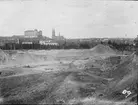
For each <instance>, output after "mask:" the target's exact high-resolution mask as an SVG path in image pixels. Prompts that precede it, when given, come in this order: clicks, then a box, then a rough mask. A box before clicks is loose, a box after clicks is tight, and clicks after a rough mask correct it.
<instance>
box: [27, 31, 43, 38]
mask: <svg viewBox="0 0 138 105" xmlns="http://www.w3.org/2000/svg"><path fill="white" fill-rule="evenodd" d="M24 36H25V37H26V38H34V37H42V31H41V30H40V31H38V30H37V29H35V30H26V31H25V32H24Z"/></svg>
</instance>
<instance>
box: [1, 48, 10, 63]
mask: <svg viewBox="0 0 138 105" xmlns="http://www.w3.org/2000/svg"><path fill="white" fill-rule="evenodd" d="M7 61H8V55H7V54H6V53H4V52H3V51H2V50H1V49H0V65H1V64H5V63H6V62H7Z"/></svg>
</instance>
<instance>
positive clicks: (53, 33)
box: [52, 28, 56, 39]
mask: <svg viewBox="0 0 138 105" xmlns="http://www.w3.org/2000/svg"><path fill="white" fill-rule="evenodd" d="M55 36H56V35H55V29H54V28H53V29H52V39H54V38H55Z"/></svg>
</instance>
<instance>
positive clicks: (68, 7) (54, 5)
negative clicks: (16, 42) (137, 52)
mask: <svg viewBox="0 0 138 105" xmlns="http://www.w3.org/2000/svg"><path fill="white" fill-rule="evenodd" d="M36 7H39V8H36ZM137 9H138V3H137V2H134V1H129V2H125V1H112V2H110V1H90V0H80V1H77V0H74V1H73V0H58V1H57V0H47V1H45V0H42V1H34V0H32V1H26V2H25V1H23V2H21V1H18V2H17V1H2V2H0V13H1V17H0V36H13V35H23V33H24V31H25V30H33V29H40V30H42V31H43V36H47V37H51V35H52V34H51V30H52V28H54V29H55V31H56V35H58V33H59V32H60V33H61V35H63V36H64V37H66V38H95V37H96V38H103V37H107V38H114V37H115V38H119V37H120V38H135V37H136V36H137V35H138V30H137V27H138V15H137Z"/></svg>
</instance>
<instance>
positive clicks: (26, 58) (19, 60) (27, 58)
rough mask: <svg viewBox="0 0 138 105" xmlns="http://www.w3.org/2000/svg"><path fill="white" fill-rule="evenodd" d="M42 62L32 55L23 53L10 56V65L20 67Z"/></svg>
mask: <svg viewBox="0 0 138 105" xmlns="http://www.w3.org/2000/svg"><path fill="white" fill-rule="evenodd" d="M40 61H42V58H40V57H39V56H36V55H34V54H31V53H28V52H23V53H17V54H15V55H13V56H12V60H11V62H10V63H11V64H16V65H18V64H20V65H26V64H32V63H36V62H40Z"/></svg>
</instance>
